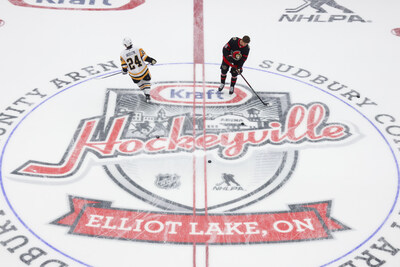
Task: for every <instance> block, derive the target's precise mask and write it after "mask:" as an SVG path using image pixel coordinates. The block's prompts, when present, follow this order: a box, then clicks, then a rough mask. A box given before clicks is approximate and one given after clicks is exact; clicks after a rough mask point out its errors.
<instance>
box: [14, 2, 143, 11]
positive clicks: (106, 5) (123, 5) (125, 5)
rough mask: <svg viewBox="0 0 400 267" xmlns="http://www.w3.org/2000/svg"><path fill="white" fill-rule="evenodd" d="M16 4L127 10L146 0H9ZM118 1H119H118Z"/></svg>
mask: <svg viewBox="0 0 400 267" xmlns="http://www.w3.org/2000/svg"><path fill="white" fill-rule="evenodd" d="M9 1H10V2H11V3H12V4H14V5H16V6H23V7H35V8H48V9H62V10H88V11H109V10H127V9H133V8H135V7H138V6H139V5H141V4H143V3H144V2H145V0H120V1H115V0H9ZM116 2H117V3H116Z"/></svg>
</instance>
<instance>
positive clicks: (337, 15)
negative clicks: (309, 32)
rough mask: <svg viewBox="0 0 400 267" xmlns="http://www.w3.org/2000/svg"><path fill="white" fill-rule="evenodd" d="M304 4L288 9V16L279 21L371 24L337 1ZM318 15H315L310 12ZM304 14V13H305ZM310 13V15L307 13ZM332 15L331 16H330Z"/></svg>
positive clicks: (286, 10) (326, 0)
mask: <svg viewBox="0 0 400 267" xmlns="http://www.w3.org/2000/svg"><path fill="white" fill-rule="evenodd" d="M303 1H304V3H303V4H301V5H299V6H297V7H294V8H286V9H285V12H286V14H282V16H281V17H280V19H279V21H280V22H282V21H286V22H338V21H345V22H370V21H366V20H364V19H363V18H362V17H361V16H359V15H355V14H354V11H353V10H352V9H349V8H347V7H345V6H343V5H340V4H338V3H337V2H336V1H335V0H303ZM310 10H311V11H314V13H317V14H318V15H313V14H311V15H310V13H309V11H310ZM303 12H304V13H303ZM306 12H308V13H306ZM329 13H331V14H329Z"/></svg>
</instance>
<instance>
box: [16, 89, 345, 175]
mask: <svg viewBox="0 0 400 267" xmlns="http://www.w3.org/2000/svg"><path fill="white" fill-rule="evenodd" d="M190 87H191V88H190ZM189 88H190V89H189ZM260 94H264V95H263V96H264V97H266V98H267V99H269V101H270V103H272V106H271V107H269V106H268V107H263V106H262V104H261V103H260V101H259V100H258V99H257V98H256V97H255V96H253V95H252V94H251V93H250V91H249V90H246V89H245V88H244V87H241V86H240V85H238V86H237V94H236V93H235V94H233V95H228V94H218V92H217V85H215V84H207V86H203V85H201V84H193V83H192V84H191V85H190V84H181V83H175V84H173V83H169V84H162V83H161V84H159V85H158V86H156V87H155V88H154V89H153V90H152V98H153V99H155V100H156V101H157V103H146V101H145V99H144V97H143V94H142V93H141V92H140V91H136V90H130V89H109V90H108V92H107V97H106V104H105V110H104V114H103V115H102V116H99V117H94V118H89V119H83V120H82V121H81V122H80V123H79V125H78V127H77V129H76V131H75V134H74V136H73V138H72V141H71V142H70V145H69V146H68V147H67V148H66V151H65V153H64V156H63V158H62V159H61V160H60V161H59V162H58V163H55V164H54V163H50V162H39V161H33V160H30V161H28V162H26V163H24V164H23V165H21V166H20V167H19V168H17V169H16V170H15V171H14V172H13V174H17V175H27V176H37V177H49V178H50V177H52V178H63V177H69V176H71V175H73V174H74V173H76V172H77V171H78V170H79V169H80V167H81V166H82V163H83V162H85V158H86V155H87V154H88V153H91V154H93V155H95V156H96V158H97V159H98V160H99V161H100V162H102V163H103V162H107V161H110V160H112V159H115V158H121V159H123V158H128V157H135V156H137V155H142V154H149V155H154V156H156V155H164V154H167V153H169V154H177V153H178V154H179V153H192V152H193V151H194V150H196V149H199V150H204V149H206V150H207V151H217V154H218V156H219V158H221V159H223V160H235V159H238V158H242V157H243V156H245V155H246V154H247V153H249V152H251V151H252V150H253V149H260V148H262V147H264V146H267V147H275V148H277V147H280V146H284V147H285V148H282V149H287V146H291V147H293V148H296V147H300V146H303V145H304V144H305V143H307V144H309V145H317V144H319V143H327V142H328V143H329V142H335V141H339V140H344V139H347V138H348V137H349V136H351V132H350V128H349V126H347V125H346V124H343V123H339V122H328V120H329V109H328V107H327V106H326V105H325V104H323V103H319V102H315V103H309V104H292V105H290V106H288V107H286V108H285V109H283V108H282V105H283V104H282V103H284V102H285V100H286V99H287V95H286V94H285V93H282V94H277V93H274V94H268V93H260ZM197 96H198V97H199V98H200V96H201V97H202V100H201V101H197V99H196V98H197ZM281 102H282V103H281ZM179 103H184V104H189V103H191V104H190V106H189V105H181V106H180V107H179V108H177V107H176V105H177V104H179ZM220 103H228V104H223V105H221V104H220ZM235 104H236V106H235ZM243 104H246V105H243ZM193 105H196V107H197V108H201V107H203V106H206V105H207V109H206V110H205V111H207V113H206V114H193ZM260 105H261V106H260ZM243 106H248V107H249V108H245V109H243ZM282 109H283V110H282ZM274 114H276V115H274Z"/></svg>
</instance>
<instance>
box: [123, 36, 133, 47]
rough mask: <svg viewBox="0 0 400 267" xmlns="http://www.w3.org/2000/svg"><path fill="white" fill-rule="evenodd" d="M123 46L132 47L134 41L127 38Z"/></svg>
mask: <svg viewBox="0 0 400 267" xmlns="http://www.w3.org/2000/svg"><path fill="white" fill-rule="evenodd" d="M123 44H124V46H125V47H129V46H131V45H132V40H131V38H129V37H125V38H124V41H123Z"/></svg>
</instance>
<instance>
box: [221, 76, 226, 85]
mask: <svg viewBox="0 0 400 267" xmlns="http://www.w3.org/2000/svg"><path fill="white" fill-rule="evenodd" d="M225 80H226V74H221V83H225Z"/></svg>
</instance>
